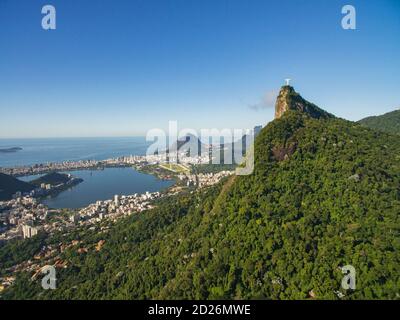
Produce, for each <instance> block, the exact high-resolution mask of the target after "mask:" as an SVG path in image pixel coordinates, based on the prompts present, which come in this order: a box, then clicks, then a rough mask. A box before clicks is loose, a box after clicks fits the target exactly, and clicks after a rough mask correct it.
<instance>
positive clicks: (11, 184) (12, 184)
mask: <svg viewBox="0 0 400 320" xmlns="http://www.w3.org/2000/svg"><path fill="white" fill-rule="evenodd" d="M33 189H35V186H33V185H31V184H30V183H27V182H23V181H21V180H18V179H16V178H14V177H12V176H9V175H7V174H4V173H0V201H4V200H9V199H11V198H12V195H13V194H15V193H16V192H18V191H20V192H29V191H32V190H33Z"/></svg>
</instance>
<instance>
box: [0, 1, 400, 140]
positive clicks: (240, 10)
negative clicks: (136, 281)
mask: <svg viewBox="0 0 400 320" xmlns="http://www.w3.org/2000/svg"><path fill="white" fill-rule="evenodd" d="M22 4H23V5H22ZM49 4H51V5H54V7H55V8H56V10H57V28H56V30H43V29H42V28H41V19H42V17H43V14H41V8H42V6H43V5H44V3H43V2H41V1H36V0H35V1H30V2H26V1H13V2H11V1H4V2H1V3H0V39H2V40H3V43H7V45H6V46H4V48H3V49H2V53H1V56H2V59H0V69H1V70H2V72H1V73H0V87H1V88H2V90H1V94H0V109H1V112H2V126H1V128H0V138H48V137H111V136H114V137H117V136H121V137H124V136H125V137H126V136H144V135H146V132H147V131H148V130H150V129H152V128H161V129H166V128H167V126H168V121H169V120H177V121H178V124H179V126H180V128H181V129H182V128H187V127H190V128H193V129H196V130H199V129H201V128H225V127H227V128H253V127H254V126H255V125H265V124H266V123H267V122H269V121H271V120H272V119H273V114H274V107H273V104H274V102H275V97H276V95H277V92H278V90H279V88H280V86H282V85H284V83H285V79H286V78H290V79H291V85H293V86H294V88H295V89H296V91H298V92H301V93H302V95H303V96H304V97H305V98H306V99H308V100H310V101H313V102H315V103H316V104H317V105H319V106H320V107H321V108H323V109H325V110H327V111H329V112H331V113H333V114H335V115H336V116H338V117H342V118H345V119H349V120H354V121H355V120H359V119H362V118H364V117H366V116H371V115H379V114H383V113H385V112H389V111H392V110H395V109H396V108H399V106H400V92H399V90H398V80H397V79H396V70H400V61H399V60H398V56H399V53H400V43H399V41H398V34H399V32H400V21H399V19H398V15H399V12H400V4H399V3H398V2H397V1H391V0H385V1H379V2H368V3H366V2H364V1H359V0H358V1H352V2H351V5H353V6H354V7H355V8H356V12H357V28H356V30H344V29H343V28H342V26H341V19H342V18H343V14H342V13H341V9H342V7H343V6H344V5H346V4H348V3H346V2H344V1H339V0H334V1H330V2H329V3H327V2H319V1H289V2H286V3H281V2H279V1H269V2H265V1H252V2H251V5H249V4H247V3H246V2H245V1H236V2H230V1H218V2H216V1H202V2H199V1H172V2H163V1H134V2H128V1H118V2H116V3H115V2H112V1H104V2H102V3H79V2H72V1H69V2H62V1H50V2H49ZM294 4H296V5H294Z"/></svg>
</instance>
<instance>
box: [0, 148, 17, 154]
mask: <svg viewBox="0 0 400 320" xmlns="http://www.w3.org/2000/svg"><path fill="white" fill-rule="evenodd" d="M21 150H22V148H20V147H13V148H3V149H0V153H12V152H17V151H21Z"/></svg>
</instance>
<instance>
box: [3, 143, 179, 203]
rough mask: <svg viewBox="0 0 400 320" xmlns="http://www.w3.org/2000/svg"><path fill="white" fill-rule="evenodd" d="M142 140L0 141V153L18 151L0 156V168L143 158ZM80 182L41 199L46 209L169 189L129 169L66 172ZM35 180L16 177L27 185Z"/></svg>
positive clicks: (146, 146) (163, 183) (164, 182)
mask: <svg viewBox="0 0 400 320" xmlns="http://www.w3.org/2000/svg"><path fill="white" fill-rule="evenodd" d="M151 143H152V142H147V141H146V139H145V137H132V138H73V139H72V138H68V139H7V140H6V139H1V140H0V149H2V148H12V147H21V148H22V150H20V151H17V152H14V153H0V167H13V166H23V165H32V164H38V163H46V162H62V161H66V160H71V161H74V160H75V161H76V160H104V159H109V158H115V157H120V156H129V155H145V154H146V150H147V148H148V146H149V145H150V144H151ZM67 173H71V174H72V175H73V176H75V177H79V178H82V179H83V182H82V183H80V184H78V185H76V186H73V187H71V188H70V189H68V190H66V191H63V192H61V193H60V194H58V195H56V196H54V197H49V198H47V199H44V200H43V201H42V202H43V203H44V204H46V205H47V206H49V207H50V208H56V209H59V208H82V207H85V206H87V205H89V204H91V203H94V202H96V201H97V200H107V199H112V198H113V197H114V195H116V194H118V195H130V194H134V193H144V192H146V191H149V192H155V191H160V190H162V189H164V188H167V187H169V186H171V185H172V184H173V183H174V181H172V180H168V181H166V180H159V179H157V178H156V177H155V176H153V175H149V174H145V173H141V172H138V171H136V170H134V169H133V168H130V167H127V168H106V169H104V170H78V171H71V172H67ZM38 177H39V176H25V177H20V178H19V179H20V180H23V181H30V180H33V179H35V178H38Z"/></svg>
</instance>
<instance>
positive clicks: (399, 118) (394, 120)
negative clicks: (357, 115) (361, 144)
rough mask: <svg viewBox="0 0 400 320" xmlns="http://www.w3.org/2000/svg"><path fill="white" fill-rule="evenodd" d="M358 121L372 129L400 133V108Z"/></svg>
mask: <svg viewBox="0 0 400 320" xmlns="http://www.w3.org/2000/svg"><path fill="white" fill-rule="evenodd" d="M358 122H359V123H360V124H362V125H363V126H366V127H369V128H372V129H376V130H380V131H384V132H389V133H395V134H400V110H395V111H392V112H388V113H385V114H384V115H381V116H374V117H368V118H364V119H362V120H360V121H358Z"/></svg>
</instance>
